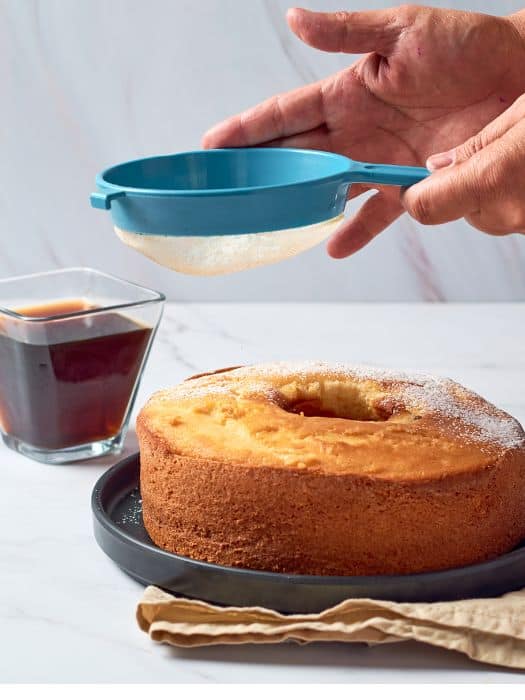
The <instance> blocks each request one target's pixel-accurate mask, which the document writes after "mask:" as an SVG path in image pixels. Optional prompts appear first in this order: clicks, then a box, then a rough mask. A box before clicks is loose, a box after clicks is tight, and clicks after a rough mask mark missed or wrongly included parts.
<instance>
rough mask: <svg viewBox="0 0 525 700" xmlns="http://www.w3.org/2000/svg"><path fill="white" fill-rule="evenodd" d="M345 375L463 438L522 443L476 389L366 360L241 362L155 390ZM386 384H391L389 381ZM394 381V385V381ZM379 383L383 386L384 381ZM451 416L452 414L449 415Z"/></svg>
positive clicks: (261, 389) (260, 389)
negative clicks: (443, 422) (442, 421)
mask: <svg viewBox="0 0 525 700" xmlns="http://www.w3.org/2000/svg"><path fill="white" fill-rule="evenodd" d="M323 374H325V375H331V378H333V377H334V376H335V377H337V378H340V379H341V380H344V381H350V382H351V381H352V380H353V381H356V380H357V381H358V382H367V381H370V382H376V383H378V384H379V385H384V390H385V396H389V395H391V396H392V397H393V398H394V399H396V400H398V401H400V402H402V403H403V404H404V405H405V406H406V408H407V410H414V411H417V412H419V413H431V414H433V415H434V416H437V417H439V416H442V417H443V418H444V419H447V423H448V429H449V430H450V429H451V422H452V427H453V430H454V432H455V433H456V435H457V436H458V437H460V438H462V439H465V440H467V441H476V442H480V443H492V444H497V445H499V446H500V447H502V448H504V449H512V448H515V447H518V446H520V445H523V444H524V443H525V438H524V433H523V430H522V428H521V426H520V425H519V423H518V422H517V421H516V420H515V419H514V418H512V417H511V416H510V415H508V414H507V413H505V412H504V411H501V410H500V409H498V408H496V407H495V406H492V404H488V403H487V402H484V401H483V400H482V399H481V397H479V396H478V395H477V394H475V393H474V392H471V391H468V390H467V389H465V388H463V387H462V386H461V385H459V384H457V383H456V382H454V381H452V380H451V379H448V378H445V377H437V376H433V375H429V374H425V373H421V372H412V371H410V372H406V371H398V370H392V369H382V368H377V367H369V366H364V365H355V366H354V365H349V364H346V363H327V362H274V363H268V364H261V365H251V366H248V367H241V368H239V369H234V370H231V371H228V372H224V373H218V374H212V375H205V376H203V377H199V378H197V379H192V380H189V381H187V382H184V383H183V384H180V385H178V386H176V387H173V388H172V389H168V390H166V391H162V392H159V393H158V394H157V396H156V399H157V400H176V399H185V398H197V397H199V396H201V397H204V396H213V395H227V394H230V395H231V394H232V393H237V390H236V389H234V387H233V386H232V382H231V379H242V380H243V383H242V389H241V392H240V393H242V394H251V395H254V394H255V395H256V394H260V395H264V396H268V394H269V391H271V390H272V389H273V387H272V384H271V380H272V378H276V377H280V378H287V377H290V380H291V381H296V382H302V381H304V382H305V383H306V382H309V381H312V380H315V379H316V378H317V379H318V378H319V375H323ZM389 385H390V386H389ZM392 385H393V386H392ZM382 388H383V387H382ZM451 419H452V420H451Z"/></svg>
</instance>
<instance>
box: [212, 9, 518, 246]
mask: <svg viewBox="0 0 525 700" xmlns="http://www.w3.org/2000/svg"><path fill="white" fill-rule="evenodd" d="M515 17H517V16H512V17H510V18H501V17H491V16H488V15H483V14H476V13H469V12H456V11H451V10H438V9H431V8H425V7H417V6H414V5H403V6H401V7H398V8H395V9H388V10H377V11H369V12H348V13H347V12H337V13H334V14H329V13H326V14H325V13H317V12H309V11H306V10H297V9H294V10H290V11H289V13H288V23H289V25H290V27H291V29H292V31H294V32H295V33H296V34H297V36H298V37H299V38H300V39H302V40H303V41H305V42H306V43H308V44H309V45H311V46H313V47H315V48H318V49H321V50H324V51H343V52H348V53H365V52H370V53H367V55H366V56H364V57H363V58H361V59H360V60H359V61H357V62H356V63H354V64H353V65H352V66H350V67H349V68H347V69H345V70H343V71H341V72H340V73H337V74H335V75H333V76H331V77H329V78H326V79H325V80H322V81H320V82H318V83H314V84H312V85H307V86H306V87H302V88H299V89H297V90H293V91H292V92H289V93H286V94H283V95H276V96H274V97H272V98H270V99H269V100H267V101H265V102H263V103H262V104H260V105H258V106H256V107H254V108H252V109H249V110H248V111H246V112H244V113H242V114H240V115H237V116H234V117H231V118H230V119H227V120H226V121H224V122H223V123H221V124H219V125H217V126H216V127H214V128H213V129H211V130H210V131H209V132H208V133H207V134H206V135H205V136H204V139H203V145H204V147H206V148H219V147H227V146H230V147H239V146H254V145H261V144H263V145H278V146H289V147H297V148H313V149H320V150H327V151H335V152H337V153H343V154H345V155H348V156H350V157H352V158H354V159H355V160H364V161H371V162H390V163H398V164H407V165H418V164H422V163H424V162H425V160H426V159H427V157H428V156H430V155H431V154H433V153H437V152H440V151H445V150H447V149H449V148H451V147H453V146H456V145H457V144H459V143H462V142H463V141H465V140H466V139H467V138H468V137H470V136H472V135H474V134H475V133H477V132H478V131H479V130H480V129H482V128H483V127H484V126H485V125H486V124H487V123H488V122H490V121H491V120H492V119H494V118H495V117H497V116H498V114H500V113H501V112H502V111H503V110H504V109H505V108H506V107H508V106H509V105H510V104H511V103H512V102H513V101H514V100H515V99H516V98H517V97H518V96H519V95H520V94H521V93H522V92H525V71H524V70H523V65H525V42H524V41H523V40H522V38H521V35H520V31H519V30H518V24H517V22H516V21H515ZM366 189H368V188H366V187H364V186H359V185H354V186H353V187H352V188H351V193H350V197H355V196H357V195H359V194H362V193H363V192H364V191H365V190H366ZM373 189H378V188H373ZM405 201H407V200H406V195H405ZM402 211H403V207H402V205H401V202H400V198H399V190H398V189H397V188H384V187H382V188H379V190H378V192H377V193H376V194H375V195H374V196H372V197H370V198H369V199H368V200H367V201H366V202H365V204H364V205H363V206H362V207H361V209H360V210H359V212H358V213H357V214H356V215H355V216H354V217H353V218H351V219H348V220H346V221H345V223H344V224H342V226H341V227H340V228H339V229H338V231H337V232H336V234H335V235H334V237H333V238H332V239H331V240H330V241H329V243H328V252H329V253H330V255H332V256H333V257H338V258H341V257H345V256H347V255H350V254H351V253H354V252H355V251H357V250H359V249H360V248H362V247H363V246H364V245H365V244H366V243H368V242H369V241H370V240H371V239H372V238H373V237H374V236H376V235H377V234H378V233H380V232H381V231H382V230H383V229H385V228H386V227H387V226H388V225H389V224H390V223H392V221H394V220H395V219H396V218H397V217H398V216H399V215H400V214H401V213H402Z"/></svg>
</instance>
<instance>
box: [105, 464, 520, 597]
mask: <svg viewBox="0 0 525 700" xmlns="http://www.w3.org/2000/svg"><path fill="white" fill-rule="evenodd" d="M137 466H138V467H139V469H140V452H138V451H137V452H134V453H133V454H131V455H129V456H128V457H124V458H123V459H120V460H119V461H118V462H117V463H116V464H114V465H112V466H111V467H109V469H107V470H106V471H105V472H104V473H103V474H102V475H101V476H100V477H99V478H98V479H97V481H96V483H95V485H94V487H93V491H92V494H91V510H92V512H93V516H94V517H95V518H96V520H97V521H98V523H99V524H100V525H101V526H102V527H103V528H104V529H106V530H108V531H110V532H111V534H112V535H114V536H116V537H118V538H119V539H120V540H121V541H123V542H125V543H128V544H132V545H133V546H137V547H140V548H141V549H145V550H147V551H149V552H150V553H152V554H155V555H156V556H162V557H163V558H165V559H166V560H168V561H173V562H179V563H182V564H185V565H187V566H193V567H197V568H199V569H203V570H207V571H209V572H213V573H221V574H224V573H227V574H229V575H230V576H239V577H246V576H247V577H250V578H257V579H260V580H266V581H273V582H276V583H278V582H284V581H286V582H287V583H296V584H298V585H304V586H317V585H323V586H334V587H336V586H354V587H358V586H362V587H370V588H377V587H378V586H381V585H382V584H383V585H392V584H403V583H408V581H412V582H418V583H420V584H424V583H425V582H426V581H427V582H430V581H432V582H433V583H435V582H436V580H439V579H441V578H443V579H446V580H447V581H448V582H450V579H451V578H454V577H455V576H461V577H463V576H465V575H472V576H476V575H477V574H478V573H484V572H485V571H486V569H487V568H492V569H496V570H497V569H498V568H499V567H501V566H506V565H508V564H511V563H512V560H513V559H521V558H522V557H523V556H524V551H523V549H524V547H523V546H518V549H513V550H511V551H510V552H506V553H505V554H502V555H500V556H499V557H496V558H494V559H487V560H486V561H483V562H479V563H477V564H468V565H467V566H463V567H456V568H452V569H439V570H437V571H426V572H421V573H413V574H374V575H368V576H341V575H334V576H331V575H315V574H287V573H280V572H277V571H265V570H261V569H245V568H241V567H233V566H224V565H222V564H214V563H212V562H207V561H203V560H200V559H191V558H190V557H184V556H182V555H180V554H174V553H173V552H168V551H166V550H164V549H161V548H160V547H157V546H156V545H155V544H154V543H152V544H149V543H147V542H144V541H142V540H140V539H137V538H136V537H133V535H130V534H129V533H127V532H125V531H124V530H122V529H121V528H119V527H118V525H117V524H116V523H115V522H114V521H113V520H112V519H111V518H110V517H109V515H108V513H107V512H106V510H105V508H104V507H103V504H102V494H103V491H104V489H105V488H106V487H107V485H108V482H110V481H111V479H112V478H115V476H116V475H117V474H119V473H121V472H126V471H127V470H128V469H130V468H132V467H133V468H135V469H136V468H137ZM138 485H139V487H140V483H139V484H138Z"/></svg>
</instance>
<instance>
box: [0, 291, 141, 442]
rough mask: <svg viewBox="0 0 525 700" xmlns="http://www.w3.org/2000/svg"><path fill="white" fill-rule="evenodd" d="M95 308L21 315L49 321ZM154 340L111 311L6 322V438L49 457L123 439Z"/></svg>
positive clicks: (1, 352)
mask: <svg viewBox="0 0 525 700" xmlns="http://www.w3.org/2000/svg"><path fill="white" fill-rule="evenodd" d="M93 308H96V307H94V306H93V305H91V304H90V303H89V302H87V301H84V300H82V299H66V300H61V301H59V302H53V303H48V304H42V305H39V306H35V307H31V308H23V309H21V308H17V309H15V311H16V312H17V313H19V314H22V315H24V316H30V317H32V318H44V317H47V316H59V315H60V314H71V313H75V312H78V311H85V310H88V309H93ZM37 325H38V328H36V326H37ZM28 326H32V328H29V329H28ZM151 332H152V329H151V328H147V327H145V326H142V325H140V324H139V323H137V322H136V321H134V320H133V319H131V318H128V317H126V316H124V315H123V314H119V313H116V312H110V311H108V312H103V311H102V312H98V313H94V314H89V315H86V316H78V317H75V318H67V317H65V318H55V319H53V320H49V321H48V320H45V321H39V322H37V323H36V322H29V323H24V322H23V321H19V320H14V319H11V318H8V317H7V316H5V315H0V421H1V424H2V428H3V430H4V432H6V433H9V434H10V435H12V436H14V437H16V438H18V439H20V440H22V441H23V442H25V443H27V444H29V445H31V446H33V447H37V448H40V449H49V450H56V449H62V448H66V447H72V446H74V445H81V444H85V443H90V442H95V441H98V440H104V439H106V438H109V437H113V436H115V435H117V434H118V432H119V430H120V427H121V425H122V421H123V419H124V416H125V413H126V409H127V406H128V403H129V400H130V398H131V395H132V392H133V388H134V386H135V382H136V379H137V376H138V373H139V371H140V367H141V364H142V360H143V358H144V353H145V351H146V348H147V345H148V341H149V338H150V335H151Z"/></svg>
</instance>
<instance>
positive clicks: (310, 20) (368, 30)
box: [287, 7, 404, 56]
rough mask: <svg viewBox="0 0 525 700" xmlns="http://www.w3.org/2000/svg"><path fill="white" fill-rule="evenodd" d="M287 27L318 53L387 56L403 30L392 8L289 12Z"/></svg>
mask: <svg viewBox="0 0 525 700" xmlns="http://www.w3.org/2000/svg"><path fill="white" fill-rule="evenodd" d="M287 20H288V24H289V26H290V29H291V30H292V32H294V34H296V35H297V36H298V37H299V39H301V41H304V42H305V44H308V45H309V46H313V47H314V48H315V49H320V50H321V51H332V52H343V53H368V52H372V51H375V52H376V53H378V54H380V55H384V56H387V55H389V54H390V53H391V52H392V50H393V48H394V46H395V44H396V41H397V39H398V37H399V35H400V34H401V32H402V31H403V28H404V27H403V24H402V23H401V22H399V20H398V16H397V15H396V13H395V10H393V9H387V10H371V11H368V12H343V11H341V12H311V11H310V10H303V9H301V8H297V7H295V8H293V9H290V10H288V14H287Z"/></svg>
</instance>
